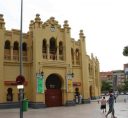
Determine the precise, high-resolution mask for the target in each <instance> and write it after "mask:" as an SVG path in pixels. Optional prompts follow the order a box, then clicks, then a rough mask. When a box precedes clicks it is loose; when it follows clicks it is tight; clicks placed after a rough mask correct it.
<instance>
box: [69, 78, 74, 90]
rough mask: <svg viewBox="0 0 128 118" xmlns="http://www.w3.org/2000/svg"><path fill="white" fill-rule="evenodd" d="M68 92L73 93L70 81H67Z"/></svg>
mask: <svg viewBox="0 0 128 118" xmlns="http://www.w3.org/2000/svg"><path fill="white" fill-rule="evenodd" d="M68 92H73V83H72V79H68Z"/></svg>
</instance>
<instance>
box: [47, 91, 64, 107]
mask: <svg viewBox="0 0 128 118" xmlns="http://www.w3.org/2000/svg"><path fill="white" fill-rule="evenodd" d="M45 103H46V105H47V106H48V107H55V106H61V105H62V92H61V90H60V89H47V90H46V93H45Z"/></svg>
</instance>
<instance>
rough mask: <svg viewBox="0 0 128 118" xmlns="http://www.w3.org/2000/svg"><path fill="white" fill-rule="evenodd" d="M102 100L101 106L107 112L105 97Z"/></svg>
mask: <svg viewBox="0 0 128 118" xmlns="http://www.w3.org/2000/svg"><path fill="white" fill-rule="evenodd" d="M100 102H101V107H100V108H101V110H103V113H104V112H106V103H107V101H106V99H105V97H103V98H102V100H101V101H100Z"/></svg>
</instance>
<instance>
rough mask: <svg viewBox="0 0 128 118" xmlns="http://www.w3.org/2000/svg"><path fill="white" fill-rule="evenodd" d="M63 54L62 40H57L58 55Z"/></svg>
mask: <svg viewBox="0 0 128 118" xmlns="http://www.w3.org/2000/svg"><path fill="white" fill-rule="evenodd" d="M62 54H63V43H62V41H60V42H59V55H62Z"/></svg>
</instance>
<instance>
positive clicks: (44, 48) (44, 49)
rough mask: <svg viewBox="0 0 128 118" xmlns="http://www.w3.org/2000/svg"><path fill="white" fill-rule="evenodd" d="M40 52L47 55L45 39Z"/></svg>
mask: <svg viewBox="0 0 128 118" xmlns="http://www.w3.org/2000/svg"><path fill="white" fill-rule="evenodd" d="M42 52H43V53H47V41H46V39H44V40H43V44H42Z"/></svg>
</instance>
